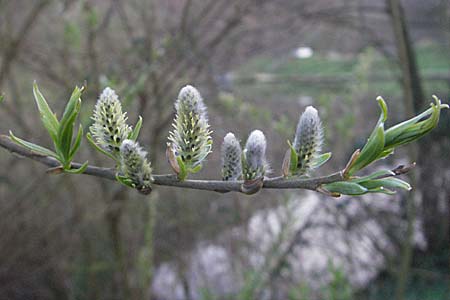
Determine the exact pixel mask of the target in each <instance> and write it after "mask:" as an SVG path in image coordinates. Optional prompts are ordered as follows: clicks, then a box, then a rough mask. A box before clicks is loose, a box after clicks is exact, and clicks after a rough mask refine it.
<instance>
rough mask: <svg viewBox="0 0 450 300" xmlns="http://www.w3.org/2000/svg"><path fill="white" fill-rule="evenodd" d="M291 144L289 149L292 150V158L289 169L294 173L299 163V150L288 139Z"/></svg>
mask: <svg viewBox="0 0 450 300" xmlns="http://www.w3.org/2000/svg"><path fill="white" fill-rule="evenodd" d="M287 142H288V145H289V149H290V150H291V160H290V164H289V170H290V171H291V173H292V174H294V173H295V172H296V171H297V165H298V155H297V151H295V149H294V146H292V144H291V142H290V141H287Z"/></svg>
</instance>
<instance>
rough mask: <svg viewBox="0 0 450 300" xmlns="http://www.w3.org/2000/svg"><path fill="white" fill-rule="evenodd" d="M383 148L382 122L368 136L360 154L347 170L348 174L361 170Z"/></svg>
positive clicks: (374, 158) (375, 157)
mask: <svg viewBox="0 0 450 300" xmlns="http://www.w3.org/2000/svg"><path fill="white" fill-rule="evenodd" d="M383 148H384V127H383V123H381V124H379V125H378V127H377V128H376V129H375V130H374V132H373V133H372V135H371V136H370V137H369V140H368V141H367V143H366V145H364V148H363V149H362V150H361V154H360V155H359V157H358V158H357V159H356V161H355V163H354V164H353V165H352V167H351V168H350V170H349V175H352V174H353V173H355V172H357V171H359V170H361V169H362V168H364V167H365V166H367V165H369V164H370V163H372V162H373V161H374V160H376V159H377V158H378V157H379V155H380V153H382V152H383Z"/></svg>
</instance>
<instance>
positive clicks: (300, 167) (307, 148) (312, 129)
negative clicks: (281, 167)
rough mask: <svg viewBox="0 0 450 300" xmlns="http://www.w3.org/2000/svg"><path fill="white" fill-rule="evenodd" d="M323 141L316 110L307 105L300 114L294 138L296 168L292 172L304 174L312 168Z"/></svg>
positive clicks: (320, 124)
mask: <svg viewBox="0 0 450 300" xmlns="http://www.w3.org/2000/svg"><path fill="white" fill-rule="evenodd" d="M322 143H323V129H322V123H321V122H320V118H319V114H318V112H317V110H316V109H315V108H314V107H312V106H308V107H307V108H306V109H305V111H304V112H303V114H302V115H301V116H300V119H299V121H298V125H297V131H296V132H295V138H294V145H293V147H294V149H295V152H297V167H296V170H291V171H292V172H293V173H294V174H304V173H306V172H307V171H308V170H309V169H311V168H312V163H313V161H314V159H315V158H317V157H318V155H319V152H320V150H321V147H322Z"/></svg>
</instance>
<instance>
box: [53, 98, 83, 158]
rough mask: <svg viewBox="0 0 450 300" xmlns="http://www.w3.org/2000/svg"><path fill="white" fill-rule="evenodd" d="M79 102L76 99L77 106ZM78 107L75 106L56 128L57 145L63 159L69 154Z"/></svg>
mask: <svg viewBox="0 0 450 300" xmlns="http://www.w3.org/2000/svg"><path fill="white" fill-rule="evenodd" d="M80 103H81V102H80V101H79V100H78V107H79V104H80ZM78 112H79V108H76V109H75V110H74V111H72V112H71V114H70V115H69V116H68V118H67V119H64V120H63V121H62V122H61V125H60V127H59V130H58V144H57V147H58V148H59V149H60V150H61V152H62V154H63V155H64V158H65V159H68V158H69V156H70V149H71V147H72V136H73V126H74V123H75V120H76V118H77V116H78Z"/></svg>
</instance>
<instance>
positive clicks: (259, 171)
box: [242, 130, 268, 180]
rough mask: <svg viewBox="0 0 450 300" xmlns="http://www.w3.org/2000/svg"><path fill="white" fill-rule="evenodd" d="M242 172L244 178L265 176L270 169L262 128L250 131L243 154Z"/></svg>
mask: <svg viewBox="0 0 450 300" xmlns="http://www.w3.org/2000/svg"><path fill="white" fill-rule="evenodd" d="M242 160H243V161H242V169H243V170H242V173H243V176H244V180H253V179H258V178H262V177H264V174H265V173H266V172H267V171H268V164H267V161H266V137H265V136H264V133H262V131H260V130H254V131H252V133H250V136H249V137H248V139H247V143H246V144H245V149H244V153H243V156H242Z"/></svg>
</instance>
